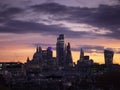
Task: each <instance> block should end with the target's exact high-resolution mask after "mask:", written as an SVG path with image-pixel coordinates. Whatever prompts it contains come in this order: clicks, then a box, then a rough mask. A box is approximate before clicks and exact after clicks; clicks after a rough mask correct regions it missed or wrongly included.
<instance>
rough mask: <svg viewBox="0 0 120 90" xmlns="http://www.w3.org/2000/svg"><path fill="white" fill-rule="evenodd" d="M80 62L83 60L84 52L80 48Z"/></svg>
mask: <svg viewBox="0 0 120 90" xmlns="http://www.w3.org/2000/svg"><path fill="white" fill-rule="evenodd" d="M80 60H81V61H83V60H84V51H83V49H82V48H81V50H80Z"/></svg>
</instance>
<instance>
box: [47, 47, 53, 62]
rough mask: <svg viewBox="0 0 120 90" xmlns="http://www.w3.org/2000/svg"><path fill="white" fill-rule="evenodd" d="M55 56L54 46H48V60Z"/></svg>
mask: <svg viewBox="0 0 120 90" xmlns="http://www.w3.org/2000/svg"><path fill="white" fill-rule="evenodd" d="M52 58H53V52H52V47H48V48H47V60H51V59H52Z"/></svg>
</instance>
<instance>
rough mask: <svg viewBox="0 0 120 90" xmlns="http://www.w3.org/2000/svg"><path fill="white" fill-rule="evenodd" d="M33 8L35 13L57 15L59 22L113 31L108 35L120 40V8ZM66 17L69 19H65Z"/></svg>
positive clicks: (53, 5) (43, 5) (46, 6)
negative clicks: (75, 23)
mask: <svg viewBox="0 0 120 90" xmlns="http://www.w3.org/2000/svg"><path fill="white" fill-rule="evenodd" d="M31 8H33V9H34V11H35V12H44V13H49V14H53V15H56V14H57V15H56V17H58V18H57V20H67V21H70V22H77V23H85V24H89V25H92V26H94V27H98V28H100V29H108V30H111V32H113V33H111V34H107V35H106V36H109V37H111V38H117V39H120V36H119V35H118V33H120V30H119V28H120V6H119V5H115V6H108V5H100V6H99V7H98V8H80V7H66V6H63V5H59V4H55V3H52V4H51V3H49V4H42V5H34V6H32V7H31ZM64 15H66V16H68V17H65V18H64V17H63V16H64Z"/></svg>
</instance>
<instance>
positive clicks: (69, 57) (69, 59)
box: [65, 43, 73, 67]
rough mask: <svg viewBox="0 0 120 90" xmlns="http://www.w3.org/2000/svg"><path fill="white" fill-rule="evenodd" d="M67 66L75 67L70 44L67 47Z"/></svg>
mask: <svg viewBox="0 0 120 90" xmlns="http://www.w3.org/2000/svg"><path fill="white" fill-rule="evenodd" d="M65 62H66V66H70V67H72V66H73V60H72V54H71V47H70V43H68V45H67V50H66V61H65Z"/></svg>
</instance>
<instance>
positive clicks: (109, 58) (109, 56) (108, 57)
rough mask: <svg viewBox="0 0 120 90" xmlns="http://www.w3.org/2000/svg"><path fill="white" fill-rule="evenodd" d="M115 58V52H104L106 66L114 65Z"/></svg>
mask: <svg viewBox="0 0 120 90" xmlns="http://www.w3.org/2000/svg"><path fill="white" fill-rule="evenodd" d="M113 56H114V52H113V51H110V50H104V59H105V64H106V65H110V64H113Z"/></svg>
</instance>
